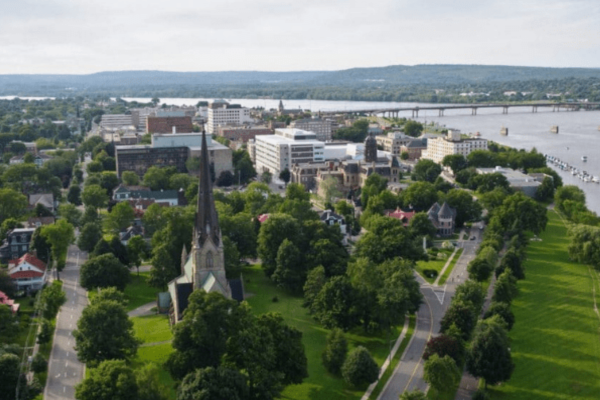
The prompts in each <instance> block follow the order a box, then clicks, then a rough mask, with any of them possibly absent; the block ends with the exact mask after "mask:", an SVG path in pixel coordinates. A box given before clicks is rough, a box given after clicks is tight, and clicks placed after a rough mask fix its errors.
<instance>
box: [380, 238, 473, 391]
mask: <svg viewBox="0 0 600 400" xmlns="http://www.w3.org/2000/svg"><path fill="white" fill-rule="evenodd" d="M472 231H473V233H472V235H474V236H476V238H477V240H473V241H470V240H466V241H463V242H462V244H461V247H463V249H464V250H463V253H462V254H461V256H460V258H459V259H458V260H457V262H456V264H455V266H454V269H453V270H452V272H451V273H450V276H449V277H448V280H447V281H446V284H445V285H444V286H433V285H430V284H429V283H427V282H426V281H424V280H423V279H422V278H421V277H420V276H417V280H418V281H419V283H420V284H421V293H422V294H423V300H424V301H423V304H422V305H421V307H420V308H419V311H418V312H417V324H416V326H415V332H414V334H413V337H412V339H411V341H410V343H409V344H408V346H407V348H406V351H405V352H404V354H403V355H402V359H401V360H400V363H398V365H397V366H396V369H395V370H394V373H393V375H392V377H391V378H390V379H389V380H388V382H387V384H386V386H385V387H384V388H383V390H382V391H381V394H380V395H379V397H378V399H381V400H398V397H399V396H400V395H401V394H402V393H404V392H405V391H412V390H415V389H420V390H421V391H425V390H427V386H428V385H427V382H425V380H424V379H423V358H422V356H423V352H424V350H425V345H426V344H427V341H428V340H429V339H430V338H431V336H433V335H437V334H438V332H439V331H440V322H441V320H442V317H443V316H444V313H445V312H446V309H447V308H448V306H449V305H450V301H451V299H452V297H453V296H454V292H455V290H456V286H458V285H459V284H461V283H462V282H464V281H465V280H466V279H468V277H469V274H468V272H467V265H468V264H469V262H470V261H471V260H472V259H473V258H475V255H476V254H475V253H476V251H477V248H478V247H479V243H480V241H481V235H482V232H481V231H479V230H478V229H477V232H475V231H476V229H473V230H472Z"/></svg>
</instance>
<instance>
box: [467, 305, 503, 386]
mask: <svg viewBox="0 0 600 400" xmlns="http://www.w3.org/2000/svg"><path fill="white" fill-rule="evenodd" d="M498 318H499V317H492V318H488V319H484V320H482V321H480V322H479V323H478V324H477V329H475V334H474V335H473V341H472V342H471V347H470V349H469V352H468V353H467V363H466V367H467V371H469V373H470V374H471V375H473V376H475V377H478V378H483V379H485V386H486V388H487V385H488V384H490V385H496V384H498V383H500V382H506V381H507V380H509V379H510V377H511V375H512V372H513V370H514V368H515V365H514V363H513V362H512V357H511V354H510V349H509V341H508V335H507V333H506V330H505V329H504V327H503V326H502V322H500V321H499V319H498Z"/></svg>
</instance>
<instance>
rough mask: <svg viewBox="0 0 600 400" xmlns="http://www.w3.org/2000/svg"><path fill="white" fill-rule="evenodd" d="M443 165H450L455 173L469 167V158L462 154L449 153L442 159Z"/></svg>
mask: <svg viewBox="0 0 600 400" xmlns="http://www.w3.org/2000/svg"><path fill="white" fill-rule="evenodd" d="M442 165H443V166H445V167H450V169H451V170H452V172H453V173H454V175H456V174H457V173H459V172H460V171H462V170H463V169H465V168H467V165H468V164H467V159H466V158H465V156H463V155H462V154H448V155H447V156H445V157H444V159H443V160H442Z"/></svg>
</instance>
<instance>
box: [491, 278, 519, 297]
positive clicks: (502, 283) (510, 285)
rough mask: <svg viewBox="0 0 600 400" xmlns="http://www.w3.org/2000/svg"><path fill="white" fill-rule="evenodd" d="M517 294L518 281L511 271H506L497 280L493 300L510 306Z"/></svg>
mask: <svg viewBox="0 0 600 400" xmlns="http://www.w3.org/2000/svg"><path fill="white" fill-rule="evenodd" d="M517 293H518V289H517V279H516V278H515V277H514V276H513V275H512V273H511V271H510V270H506V271H504V272H503V273H501V274H500V276H498V279H496V284H495V285H494V294H493V296H492V300H493V301H496V302H503V303H507V304H510V302H511V301H512V299H514V298H515V297H516V295H517Z"/></svg>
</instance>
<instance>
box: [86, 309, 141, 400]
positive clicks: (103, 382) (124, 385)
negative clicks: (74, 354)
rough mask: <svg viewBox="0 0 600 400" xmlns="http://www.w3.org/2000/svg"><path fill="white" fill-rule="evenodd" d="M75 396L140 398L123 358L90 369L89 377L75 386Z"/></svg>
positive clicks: (119, 399) (102, 399)
mask: <svg viewBox="0 0 600 400" xmlns="http://www.w3.org/2000/svg"><path fill="white" fill-rule="evenodd" d="M84 312H85V311H84ZM75 397H76V398H77V399H80V400H130V399H138V398H140V397H138V384H137V382H136V377H135V373H134V372H133V370H132V369H131V367H128V366H127V364H126V363H125V361H123V360H107V361H103V362H101V363H100V364H99V365H98V368H93V369H91V370H90V375H89V377H88V378H85V379H84V380H83V381H82V382H81V383H80V384H78V385H77V386H76V387H75ZM140 399H141V398H140Z"/></svg>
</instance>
